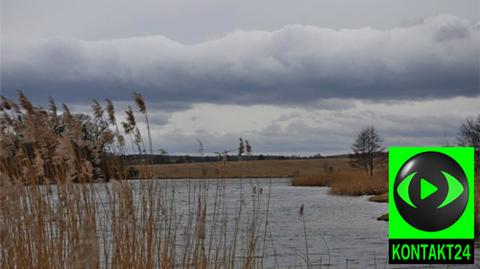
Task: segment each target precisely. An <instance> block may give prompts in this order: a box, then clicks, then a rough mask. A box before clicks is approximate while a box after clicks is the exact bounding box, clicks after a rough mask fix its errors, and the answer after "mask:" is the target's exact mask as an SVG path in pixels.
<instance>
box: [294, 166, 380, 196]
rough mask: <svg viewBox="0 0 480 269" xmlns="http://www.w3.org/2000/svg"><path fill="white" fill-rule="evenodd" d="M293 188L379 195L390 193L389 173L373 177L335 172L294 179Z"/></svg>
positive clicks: (334, 192)
mask: <svg viewBox="0 0 480 269" xmlns="http://www.w3.org/2000/svg"><path fill="white" fill-rule="evenodd" d="M291 184H292V186H328V187H330V192H331V193H333V194H338V195H352V196H359V195H378V194H383V193H386V192H387V191H388V179H387V171H386V170H382V171H376V172H375V173H374V174H373V176H372V177H370V176H368V175H367V174H366V173H365V171H362V170H350V171H333V172H329V173H323V174H320V175H316V176H306V177H304V176H299V177H294V178H293V179H292V182H291Z"/></svg>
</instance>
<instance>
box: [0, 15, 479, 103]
mask: <svg viewBox="0 0 480 269" xmlns="http://www.w3.org/2000/svg"><path fill="white" fill-rule="evenodd" d="M4 43H5V44H4V46H3V47H2V85H1V87H2V92H3V93H4V94H6V95H8V96H12V95H14V94H15V93H14V91H15V90H16V89H23V90H24V91H25V92H27V94H28V95H29V96H31V97H32V99H36V100H46V98H47V96H49V95H52V96H55V97H56V98H57V99H60V100H62V101H68V102H79V103H81V102H85V101H89V100H90V99H92V98H98V99H102V98H111V99H114V100H119V101H122V100H127V99H130V97H131V92H132V91H133V90H137V91H140V92H142V93H143V94H144V96H145V97H146V99H147V101H149V102H150V103H153V102H156V103H158V105H159V106H162V103H164V104H166V105H167V104H169V107H170V109H171V110H175V109H182V108H185V107H188V105H189V104H193V103H198V102H210V103H220V104H223V103H234V104H244V105H246V104H288V105H295V104H308V103H312V102H316V101H318V100H321V99H324V98H340V99H341V98H358V99H367V100H392V99H425V98H449V97H455V96H476V95H478V94H479V80H478V74H479V62H478V55H479V53H480V49H479V46H478V44H480V23H479V22H469V21H466V20H462V19H459V18H457V17H453V16H446V15H444V16H437V17H433V18H429V19H425V20H424V21H422V22H420V23H417V24H415V25H410V26H408V27H402V28H393V29H391V30H375V29H371V28H363V29H357V30H332V29H327V28H319V27H314V26H301V25H293V26H285V27H283V28H282V29H280V30H277V31H273V32H265V31H236V32H233V33H230V34H228V35H226V36H224V37H223V38H219V39H216V40H212V41H208V42H203V43H199V44H195V45H183V44H180V43H177V42H174V41H172V40H170V39H168V38H165V37H162V36H150V37H141V38H130V39H119V40H108V41H95V42H93V41H79V40H71V39H70V40H65V39H50V40H44V41H35V42H32V43H31V44H29V45H25V43H22V46H17V45H18V44H17V43H15V42H14V41H11V42H7V41H5V42H4Z"/></svg>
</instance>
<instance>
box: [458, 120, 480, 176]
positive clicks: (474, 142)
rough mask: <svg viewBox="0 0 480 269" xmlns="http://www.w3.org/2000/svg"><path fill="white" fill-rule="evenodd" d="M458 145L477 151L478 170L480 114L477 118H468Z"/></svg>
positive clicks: (464, 123)
mask: <svg viewBox="0 0 480 269" xmlns="http://www.w3.org/2000/svg"><path fill="white" fill-rule="evenodd" d="M458 144H459V145H461V146H470V147H473V148H474V149H475V169H476V170H478V169H479V158H480V156H479V155H480V114H478V115H477V117H476V118H474V117H467V118H466V119H465V121H464V122H463V123H462V125H461V126H460V130H459V132H458Z"/></svg>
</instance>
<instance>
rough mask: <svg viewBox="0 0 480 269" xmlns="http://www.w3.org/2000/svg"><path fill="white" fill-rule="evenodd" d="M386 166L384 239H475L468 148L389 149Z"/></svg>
mask: <svg viewBox="0 0 480 269" xmlns="http://www.w3.org/2000/svg"><path fill="white" fill-rule="evenodd" d="M445 156H447V157H445ZM455 163H456V164H458V165H456V164H455ZM388 166H389V169H388V174H389V227H388V230H389V239H473V238H474V149H473V147H390V148H389V164H388ZM459 167H460V168H459ZM460 169H461V170H460ZM462 172H463V174H462ZM422 175H423V176H422ZM424 175H435V176H430V177H429V176H424ZM465 180H466V182H465ZM396 181H397V183H396ZM462 209H463V211H462ZM462 212H463V213H462Z"/></svg>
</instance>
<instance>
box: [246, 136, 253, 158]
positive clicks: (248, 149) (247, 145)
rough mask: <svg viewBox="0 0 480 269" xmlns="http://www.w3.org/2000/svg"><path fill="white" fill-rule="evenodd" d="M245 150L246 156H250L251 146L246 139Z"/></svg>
mask: <svg viewBox="0 0 480 269" xmlns="http://www.w3.org/2000/svg"><path fill="white" fill-rule="evenodd" d="M245 150H246V151H247V155H248V156H251V155H252V145H250V143H249V142H248V140H246V139H245Z"/></svg>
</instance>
